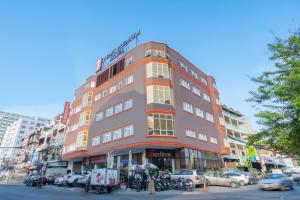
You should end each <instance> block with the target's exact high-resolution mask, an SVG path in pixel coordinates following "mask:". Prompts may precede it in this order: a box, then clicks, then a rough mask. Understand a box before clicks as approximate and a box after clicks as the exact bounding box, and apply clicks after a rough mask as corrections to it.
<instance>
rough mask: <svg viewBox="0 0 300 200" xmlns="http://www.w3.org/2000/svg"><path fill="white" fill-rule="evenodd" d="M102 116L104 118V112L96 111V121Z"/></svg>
mask: <svg viewBox="0 0 300 200" xmlns="http://www.w3.org/2000/svg"><path fill="white" fill-rule="evenodd" d="M103 118H104V113H103V111H101V112H98V113H97V114H96V117H95V119H96V122H98V121H101V120H102V119H103Z"/></svg>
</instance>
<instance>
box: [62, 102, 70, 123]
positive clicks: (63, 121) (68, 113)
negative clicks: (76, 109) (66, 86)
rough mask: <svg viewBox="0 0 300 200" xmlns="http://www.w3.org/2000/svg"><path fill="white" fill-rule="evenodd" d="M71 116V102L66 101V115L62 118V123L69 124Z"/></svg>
mask: <svg viewBox="0 0 300 200" xmlns="http://www.w3.org/2000/svg"><path fill="white" fill-rule="evenodd" d="M69 115H70V102H69V101H66V103H65V108H64V113H63V115H62V117H61V123H63V124H67V122H68V119H69Z"/></svg>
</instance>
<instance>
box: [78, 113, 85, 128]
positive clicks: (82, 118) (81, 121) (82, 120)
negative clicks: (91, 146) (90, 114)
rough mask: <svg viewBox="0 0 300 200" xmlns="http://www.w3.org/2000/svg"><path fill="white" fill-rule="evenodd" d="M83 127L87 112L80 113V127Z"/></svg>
mask: <svg viewBox="0 0 300 200" xmlns="http://www.w3.org/2000/svg"><path fill="white" fill-rule="evenodd" d="M83 125H85V112H82V113H80V115H79V121H78V126H83Z"/></svg>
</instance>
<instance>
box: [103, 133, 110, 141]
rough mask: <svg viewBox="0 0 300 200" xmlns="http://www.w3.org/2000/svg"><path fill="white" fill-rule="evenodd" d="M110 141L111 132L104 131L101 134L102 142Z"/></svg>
mask: <svg viewBox="0 0 300 200" xmlns="http://www.w3.org/2000/svg"><path fill="white" fill-rule="evenodd" d="M110 141H111V132H108V133H104V134H103V143H106V142H110Z"/></svg>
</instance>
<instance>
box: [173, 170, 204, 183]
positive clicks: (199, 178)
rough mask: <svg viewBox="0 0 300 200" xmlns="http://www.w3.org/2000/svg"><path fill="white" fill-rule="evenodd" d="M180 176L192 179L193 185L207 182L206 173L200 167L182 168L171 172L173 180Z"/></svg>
mask: <svg viewBox="0 0 300 200" xmlns="http://www.w3.org/2000/svg"><path fill="white" fill-rule="evenodd" d="M178 178H184V179H185V180H191V181H192V182H193V186H203V184H204V182H205V176H204V173H203V171H202V170H199V169H194V170H191V169H180V170H177V171H175V172H174V173H172V174H171V180H178Z"/></svg>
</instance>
